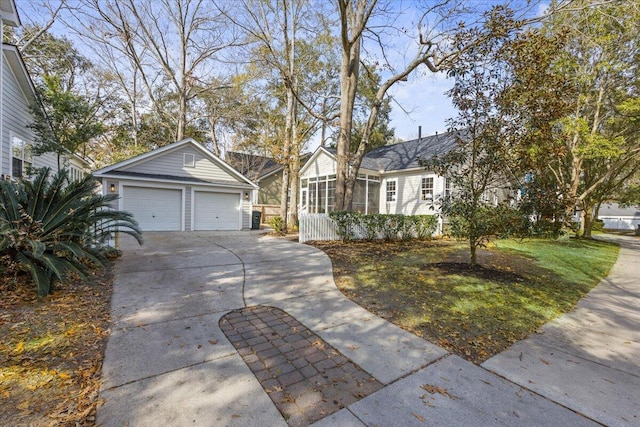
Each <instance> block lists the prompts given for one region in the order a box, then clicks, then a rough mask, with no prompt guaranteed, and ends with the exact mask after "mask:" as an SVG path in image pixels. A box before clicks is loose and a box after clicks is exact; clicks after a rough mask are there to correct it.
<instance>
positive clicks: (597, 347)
mask: <svg viewBox="0 0 640 427" xmlns="http://www.w3.org/2000/svg"><path fill="white" fill-rule="evenodd" d="M603 239H606V240H610V241H615V242H617V243H618V244H619V245H620V255H619V257H618V261H617V262H616V264H615V265H614V267H613V269H612V270H611V273H610V274H609V276H607V277H606V278H605V279H604V280H603V281H602V282H601V283H600V285H598V286H597V287H596V288H595V289H593V290H592V291H591V292H590V293H589V294H588V295H587V296H586V297H584V298H583V299H582V300H580V302H579V303H578V305H577V307H576V309H575V310H573V311H571V312H570V313H567V314H565V315H563V316H560V317H559V318H557V319H555V320H553V321H552V322H549V323H547V324H546V325H544V326H543V327H542V328H541V330H540V331H539V333H536V334H532V335H531V336H529V337H528V338H527V339H525V340H523V341H520V342H518V343H516V344H515V345H514V346H513V347H511V348H510V349H509V350H507V351H505V352H503V353H501V354H498V355H496V356H494V357H492V358H491V359H489V360H487V361H486V362H485V363H483V364H482V366H483V367H485V368H487V369H489V370H491V371H493V372H496V373H498V374H499V375H501V376H503V377H504V378H506V379H508V380H510V381H512V382H514V383H516V384H519V385H521V386H522V387H526V388H528V389H529V390H532V391H534V392H536V393H538V394H540V395H542V396H544V397H546V398H547V399H549V400H552V401H554V402H558V403H560V404H561V405H563V406H565V407H567V408H570V409H572V410H574V411H576V412H579V413H581V414H584V415H585V416H587V417H589V418H592V419H594V420H596V421H598V422H600V423H602V424H604V425H608V426H632V425H633V426H639V425H640V239H637V238H633V237H619V236H615V237H614V236H610V235H607V236H604V237H603Z"/></svg>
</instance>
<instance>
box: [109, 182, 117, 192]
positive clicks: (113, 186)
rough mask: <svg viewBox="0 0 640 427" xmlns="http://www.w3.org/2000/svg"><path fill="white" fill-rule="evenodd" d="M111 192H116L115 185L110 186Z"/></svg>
mask: <svg viewBox="0 0 640 427" xmlns="http://www.w3.org/2000/svg"><path fill="white" fill-rule="evenodd" d="M109 191H111V192H112V193H115V192H116V185H115V184H111V185H110V186H109Z"/></svg>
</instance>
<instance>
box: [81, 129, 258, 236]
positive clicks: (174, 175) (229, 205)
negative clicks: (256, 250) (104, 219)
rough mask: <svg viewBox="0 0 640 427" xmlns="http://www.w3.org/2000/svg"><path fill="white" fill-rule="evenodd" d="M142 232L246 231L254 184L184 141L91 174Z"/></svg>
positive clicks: (201, 147)
mask: <svg viewBox="0 0 640 427" xmlns="http://www.w3.org/2000/svg"><path fill="white" fill-rule="evenodd" d="M94 176H95V177H97V178H98V179H99V180H100V182H101V184H102V191H103V193H104V194H107V193H112V194H118V195H120V198H119V199H118V202H117V206H113V207H114V208H115V209H118V210H124V211H128V212H131V213H132V214H133V215H134V217H135V219H136V220H137V221H138V223H139V224H140V227H141V228H142V230H143V231H192V230H241V229H249V228H251V210H252V200H253V198H254V195H253V193H254V192H255V191H257V189H258V186H257V185H256V184H254V183H253V182H251V180H249V179H248V178H247V177H245V176H244V175H242V174H241V173H240V172H238V171H236V170H235V169H234V168H232V167H231V166H230V165H229V164H227V163H225V162H224V161H223V160H221V159H220V158H218V157H217V156H216V155H214V154H213V153H212V152H210V151H209V150H207V149H206V148H205V147H204V146H202V144H200V143H198V142H197V141H195V140H193V139H191V138H187V139H183V140H181V141H178V142H174V143H173V144H170V145H167V146H165V147H162V148H158V149H156V150H153V151H150V152H148V153H145V154H141V155H139V156H136V157H133V158H131V159H129V160H125V161H122V162H120V163H116V164H114V165H111V166H107V167H105V168H102V169H100V170H98V171H96V172H94Z"/></svg>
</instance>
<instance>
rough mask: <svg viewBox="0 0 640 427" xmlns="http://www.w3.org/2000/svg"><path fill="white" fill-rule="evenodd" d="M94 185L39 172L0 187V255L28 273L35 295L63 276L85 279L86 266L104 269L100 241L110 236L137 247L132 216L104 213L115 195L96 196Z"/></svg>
mask: <svg viewBox="0 0 640 427" xmlns="http://www.w3.org/2000/svg"><path fill="white" fill-rule="evenodd" d="M96 185H97V184H96V181H95V179H94V178H93V177H92V176H87V177H85V178H84V179H83V180H81V181H73V182H72V181H70V180H69V178H68V176H67V172H66V171H65V170H64V169H63V170H60V171H59V172H58V173H57V174H56V175H54V176H52V177H50V171H49V169H43V170H41V171H39V172H38V174H37V175H36V176H35V178H34V179H33V181H29V180H19V181H17V182H14V181H1V182H0V230H1V231H2V232H1V233H0V254H2V255H3V256H7V257H8V258H9V259H10V260H11V261H12V262H13V263H15V266H16V268H18V269H19V270H22V271H25V272H28V273H30V274H31V277H32V279H33V282H34V284H35V285H36V287H37V290H38V295H39V296H44V295H47V294H49V293H50V292H51V289H52V287H51V286H52V283H53V282H54V281H56V280H63V279H64V278H65V276H66V275H67V274H68V273H76V274H78V275H79V276H80V277H82V278H87V277H88V276H87V272H88V269H89V268H90V266H91V265H98V266H104V265H105V262H106V258H105V255H106V251H107V248H106V247H104V246H103V239H104V238H105V236H107V235H109V234H110V233H113V232H115V231H119V232H121V233H126V234H130V235H132V236H134V237H135V238H136V239H137V240H138V242H140V243H142V237H141V232H140V229H139V228H138V225H137V223H136V221H135V220H134V219H133V216H132V215H131V214H129V213H127V212H122V211H115V210H111V209H108V207H109V204H110V203H111V202H113V201H114V200H115V199H116V198H117V197H118V196H117V195H111V194H109V195H106V196H103V195H101V194H98V193H97V192H96Z"/></svg>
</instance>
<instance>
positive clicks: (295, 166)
mask: <svg viewBox="0 0 640 427" xmlns="http://www.w3.org/2000/svg"><path fill="white" fill-rule="evenodd" d="M292 154H293V157H292V159H291V173H290V176H291V179H290V184H289V188H290V189H291V200H290V201H289V213H288V215H289V219H288V221H287V223H288V224H291V226H293V227H295V226H297V224H298V191H299V190H298V183H299V181H300V147H299V146H298V144H295V145H294V150H293V153H292Z"/></svg>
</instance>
